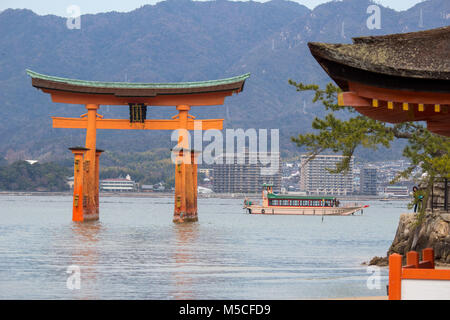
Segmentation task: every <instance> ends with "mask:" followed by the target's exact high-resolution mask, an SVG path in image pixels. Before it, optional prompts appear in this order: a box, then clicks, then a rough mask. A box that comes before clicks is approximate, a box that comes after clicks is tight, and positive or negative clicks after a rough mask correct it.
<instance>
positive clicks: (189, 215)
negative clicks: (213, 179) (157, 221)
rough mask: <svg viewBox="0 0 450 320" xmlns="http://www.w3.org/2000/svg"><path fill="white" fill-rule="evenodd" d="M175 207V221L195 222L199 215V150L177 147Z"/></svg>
mask: <svg viewBox="0 0 450 320" xmlns="http://www.w3.org/2000/svg"><path fill="white" fill-rule="evenodd" d="M172 152H176V162H175V209H174V214H173V222H175V223H183V222H195V221H198V215H197V212H198V211H197V156H198V154H199V152H197V151H194V150H190V149H186V148H175V149H172Z"/></svg>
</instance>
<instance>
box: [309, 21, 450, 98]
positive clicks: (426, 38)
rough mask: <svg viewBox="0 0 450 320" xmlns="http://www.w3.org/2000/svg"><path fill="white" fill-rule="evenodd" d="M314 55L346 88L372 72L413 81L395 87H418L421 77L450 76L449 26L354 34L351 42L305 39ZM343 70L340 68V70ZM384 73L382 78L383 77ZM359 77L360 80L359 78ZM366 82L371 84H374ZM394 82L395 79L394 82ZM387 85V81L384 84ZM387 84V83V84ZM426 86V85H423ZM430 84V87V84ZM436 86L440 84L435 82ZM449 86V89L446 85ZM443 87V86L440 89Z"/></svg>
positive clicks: (442, 78)
mask: <svg viewBox="0 0 450 320" xmlns="http://www.w3.org/2000/svg"><path fill="white" fill-rule="evenodd" d="M308 46H309V48H310V51H311V53H312V55H313V56H314V58H315V59H316V60H317V61H318V62H319V63H320V64H321V66H322V67H323V68H324V70H325V71H326V72H327V73H328V74H329V75H330V77H332V78H333V79H334V80H335V81H336V83H337V84H338V85H339V86H340V87H341V88H342V89H344V90H346V89H347V88H346V81H356V82H363V83H364V82H365V81H370V80H368V79H365V78H367V77H368V76H371V75H373V74H376V76H377V77H378V78H377V79H376V81H377V82H378V83H380V84H382V82H383V81H381V79H383V80H386V79H387V77H396V78H403V80H402V79H400V80H401V81H404V82H406V81H409V80H408V79H410V82H414V83H416V85H412V84H411V83H409V84H405V83H400V84H397V83H398V81H392V82H391V81H387V82H388V84H389V83H392V85H394V86H395V85H397V86H398V89H402V86H404V85H405V86H406V89H417V88H416V87H419V85H423V82H424V81H433V82H434V83H433V85H435V84H436V82H438V81H440V82H442V81H443V82H445V84H442V86H441V87H442V89H443V90H444V91H445V87H447V88H448V81H449V80H450V55H449V52H450V26H447V27H443V28H437V29H431V30H426V31H419V32H410V33H402V34H391V35H385V36H370V37H359V38H353V43H352V44H329V43H319V42H310V43H308ZM343 68H344V69H346V70H345V72H344V71H339V70H344V69H343ZM383 77H384V78H383ZM359 80H360V81H359ZM374 81H375V80H373V81H372V83H367V82H366V83H367V84H371V85H374V84H376V83H375V82H374ZM396 82H397V83H396ZM384 85H386V84H384ZM387 86H389V85H387ZM425 86H426V85H425ZM430 87H432V86H431V85H430ZM438 87H439V86H438ZM447 90H448V89H447ZM440 91H442V90H440Z"/></svg>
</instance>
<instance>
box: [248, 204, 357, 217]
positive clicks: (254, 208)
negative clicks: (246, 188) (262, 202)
mask: <svg viewBox="0 0 450 320" xmlns="http://www.w3.org/2000/svg"><path fill="white" fill-rule="evenodd" d="M365 207H366V206H355V207H331V208H330V207H328V208H320V207H318V208H310V207H304V208H302V207H299V208H282V207H263V206H258V205H251V206H245V207H244V208H245V209H246V210H247V212H248V213H250V214H267V215H304V216H314V215H316V216H349V215H352V214H355V213H357V212H359V211H361V213H362V210H363V209H364V208H365Z"/></svg>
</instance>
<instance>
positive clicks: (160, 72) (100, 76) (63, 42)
mask: <svg viewBox="0 0 450 320" xmlns="http://www.w3.org/2000/svg"><path fill="white" fill-rule="evenodd" d="M369 4H370V2H369V1H365V0H344V1H334V2H330V3H326V4H323V5H320V6H318V7H316V8H315V9H314V10H312V11H311V10H309V9H308V8H306V7H305V6H302V5H300V4H298V3H295V2H289V1H283V0H274V1H270V2H266V3H259V2H252V1H247V2H234V1H224V0H220V1H207V2H203V1H198V2H197V1H196V2H193V1H189V0H169V1H165V2H160V3H158V4H156V5H146V6H144V7H141V8H139V9H137V10H134V11H132V12H129V13H117V12H109V13H102V14H96V15H84V16H82V19H81V29H80V30H69V29H68V28H67V27H66V20H65V19H64V18H61V17H56V16H51V15H47V16H38V15H36V14H34V13H33V12H31V11H29V10H6V11H3V12H1V13H0V30H1V36H0V157H4V158H6V159H8V160H9V161H12V160H15V159H24V158H33V159H40V160H49V159H52V158H54V157H56V158H64V157H69V156H70V153H69V152H68V151H67V149H66V148H67V147H69V146H73V145H80V144H83V142H84V133H83V130H62V129H52V128H51V119H50V117H51V116H79V115H81V114H83V113H84V112H85V110H84V108H82V107H80V106H73V105H61V104H54V103H52V102H51V101H50V99H49V96H48V95H46V94H43V93H42V92H40V91H37V90H35V89H34V88H32V87H31V81H30V79H29V78H28V77H27V76H26V74H25V69H26V68H30V69H32V70H35V71H37V72H41V73H46V74H51V75H57V76H63V77H72V78H79V79H91V80H108V81H125V80H126V81H130V82H133V81H142V82H167V81H170V82H174V81H196V80H208V79H216V78H223V77H229V76H234V75H238V74H242V73H246V72H251V74H252V75H251V78H250V79H249V80H247V82H246V86H245V90H244V92H242V93H241V94H239V95H237V96H234V97H231V98H229V99H228V100H227V101H226V104H225V106H220V107H197V108H194V110H193V111H192V114H194V115H196V116H199V118H202V117H203V118H206V117H215V118H217V117H219V118H221V117H223V118H225V119H226V123H225V125H226V127H229V128H231V127H235V128H236V127H241V128H251V127H253V128H280V129H281V145H282V147H283V148H284V149H285V150H287V151H289V150H291V151H292V150H296V147H295V146H294V145H293V143H291V142H290V139H289V137H290V136H292V135H295V134H297V133H299V132H305V131H309V130H311V129H310V123H311V120H312V118H313V117H314V116H315V115H317V114H319V113H320V112H321V110H323V109H322V108H321V106H319V105H312V104H311V102H310V100H311V97H310V96H308V95H305V94H299V93H297V92H296V91H295V89H294V88H293V87H292V86H290V85H288V79H293V80H296V81H302V82H314V83H319V84H322V85H323V84H325V83H326V82H329V81H330V79H329V78H328V77H327V76H326V74H325V73H324V72H323V70H322V69H321V68H320V67H319V66H318V64H317V63H316V62H315V61H314V60H313V59H312V57H311V55H310V53H309V50H308V48H307V45H306V44H307V42H308V41H328V42H350V41H351V37H354V36H361V35H379V34H389V33H397V32H407V31H416V30H422V29H429V28H434V27H440V26H445V25H448V24H449V21H450V1H448V0H430V1H425V2H422V3H419V4H417V5H416V6H414V7H413V8H411V9H409V10H407V11H403V12H396V11H393V10H391V9H387V8H383V7H381V21H382V22H381V29H380V30H369V29H368V28H367V26H366V20H367V18H368V17H369V14H367V13H366V10H367V7H368V6H369ZM100 113H101V114H103V115H104V116H106V117H123V118H125V117H127V113H128V110H127V109H126V108H124V107H116V106H110V107H107V106H106V107H105V106H104V107H102V108H101V109H100ZM149 114H150V117H156V118H161V117H168V116H172V115H174V114H175V108H171V107H169V108H162V107H152V108H150V109H149ZM169 137H170V133H168V132H123V131H120V132H114V131H103V132H100V133H99V139H98V146H99V147H101V148H104V149H107V150H112V151H119V152H133V151H145V150H149V149H151V148H154V147H166V148H167V147H168V143H169V142H170V138H169ZM359 155H360V156H362V157H363V158H365V159H377V158H379V157H384V158H389V157H390V158H392V157H394V158H395V157H399V152H385V151H380V152H378V153H373V152H365V151H363V152H360V153H359Z"/></svg>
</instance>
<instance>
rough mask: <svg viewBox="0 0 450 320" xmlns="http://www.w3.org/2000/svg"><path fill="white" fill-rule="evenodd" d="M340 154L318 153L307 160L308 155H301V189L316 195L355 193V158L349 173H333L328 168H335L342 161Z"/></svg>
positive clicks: (351, 161)
mask: <svg viewBox="0 0 450 320" xmlns="http://www.w3.org/2000/svg"><path fill="white" fill-rule="evenodd" d="M342 159H343V156H339V155H317V156H316V157H315V158H314V159H312V160H310V161H307V160H308V156H307V155H303V156H302V157H301V165H300V167H301V170H300V191H304V192H307V193H308V194H316V195H347V194H351V193H353V158H352V159H351V160H350V169H349V171H348V172H347V174H343V173H338V174H335V173H331V172H329V171H328V170H327V169H335V168H336V164H337V163H338V162H340V161H342Z"/></svg>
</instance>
